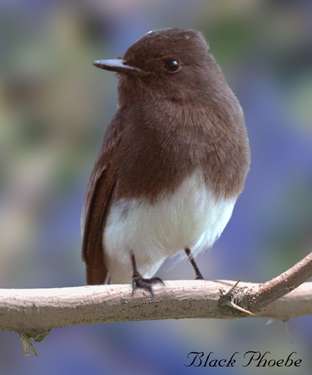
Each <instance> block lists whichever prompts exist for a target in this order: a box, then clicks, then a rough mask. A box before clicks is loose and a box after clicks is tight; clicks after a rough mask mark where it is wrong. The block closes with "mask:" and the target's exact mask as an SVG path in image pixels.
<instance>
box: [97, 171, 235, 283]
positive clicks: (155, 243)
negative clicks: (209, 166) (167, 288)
mask: <svg viewBox="0 0 312 375" xmlns="http://www.w3.org/2000/svg"><path fill="white" fill-rule="evenodd" d="M235 202H236V197H235V198H231V199H227V200H225V199H222V200H216V199H215V197H214V195H213V193H212V192H211V191H209V189H208V188H207V185H206V184H205V183H204V180H203V176H202V174H201V173H200V172H199V171H197V172H195V173H194V174H193V175H192V176H190V177H188V178H187V179H185V180H184V181H183V183H182V184H181V185H180V186H179V188H178V189H177V190H176V191H175V192H174V193H173V194H170V195H166V196H164V197H163V198H162V199H160V200H158V201H157V203H155V204H153V205H152V204H150V203H148V202H146V201H143V200H136V199H133V200H120V201H118V202H116V203H115V204H113V206H112V207H111V210H110V213H109V216H108V219H107V224H106V227H105V231H104V246H105V251H106V254H105V255H106V259H107V265H108V270H109V275H110V277H111V281H112V282H113V283H116V282H130V280H131V274H132V268H131V263H130V252H131V251H133V253H134V254H135V258H136V261H137V264H138V270H139V272H141V273H142V274H143V275H144V276H145V277H150V276H152V275H153V274H154V273H155V272H156V271H157V270H158V268H159V267H160V266H161V264H162V262H163V261H164V260H165V258H166V257H168V256H170V255H174V254H176V253H177V252H178V251H179V250H183V249H185V248H186V247H188V248H190V249H192V253H193V254H195V255H196V254H197V253H198V252H199V251H200V250H202V249H204V248H207V247H209V246H212V244H213V243H214V241H215V240H216V239H217V238H218V237H219V236H220V235H221V233H222V231H223V229H224V228H225V226H226V224H227V222H228V221H229V219H230V217H231V215H232V211H233V208H234V205H235Z"/></svg>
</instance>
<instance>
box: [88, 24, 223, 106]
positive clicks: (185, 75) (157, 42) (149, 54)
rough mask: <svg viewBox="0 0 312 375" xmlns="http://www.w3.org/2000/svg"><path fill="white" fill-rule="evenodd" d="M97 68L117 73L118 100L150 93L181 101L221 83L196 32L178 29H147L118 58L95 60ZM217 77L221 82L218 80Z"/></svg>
mask: <svg viewBox="0 0 312 375" xmlns="http://www.w3.org/2000/svg"><path fill="white" fill-rule="evenodd" d="M94 65H95V66H96V67H98V68H101V69H105V70H109V71H113V72H116V73H118V75H119V78H120V85H119V91H120V96H121V99H122V97H124V99H128V100H129V99H131V98H132V99H133V98H136V97H139V98H140V99H142V98H141V97H142V95H148V96H149V94H150V95H152V96H153V97H157V98H166V99H169V100H172V101H181V100H182V101H183V100H185V99H186V100H187V99H190V98H193V99H194V97H195V96H196V95H206V94H208V92H207V91H209V90H214V89H217V87H216V85H217V84H218V82H219V83H223V74H222V72H221V70H220V69H219V67H218V65H217V64H216V62H215V60H214V58H213V56H212V55H211V53H210V52H209V47H208V45H207V43H206V41H205V39H204V37H203V36H202V34H201V33H200V32H198V31H194V30H185V29H178V28H170V29H163V30H159V31H150V32H148V33H147V34H145V35H144V36H143V37H142V38H140V39H139V40H137V41H136V42H135V43H134V44H133V45H132V46H130V47H129V48H128V50H127V51H126V53H125V54H124V56H123V57H122V58H118V59H109V60H97V61H95V62H94ZM220 80H221V81H222V82H220Z"/></svg>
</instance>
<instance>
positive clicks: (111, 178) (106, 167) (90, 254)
mask: <svg viewBox="0 0 312 375" xmlns="http://www.w3.org/2000/svg"><path fill="white" fill-rule="evenodd" d="M115 125H118V124H116V123H115V124H114V123H113V124H112V126H111V129H110V131H109V133H108V137H106V140H105V141H104V144H103V147H102V150H101V152H100V157H99V158H98V160H97V162H96V164H95V167H94V169H93V172H92V174H91V176H90V180H89V186H88V191H87V197H86V202H85V209H84V212H85V220H84V227H83V238H82V256H83V260H84V261H85V263H86V278H87V283H88V284H102V283H104V282H105V281H106V279H107V266H106V264H105V251H104V248H103V232H104V226H105V222H106V218H107V214H108V211H109V208H110V204H111V200H112V196H113V193H114V188H115V186H116V183H117V179H116V173H115V168H114V166H112V157H113V154H114V152H115V150H116V147H117V145H118V143H119V139H120V136H119V135H120V134H119V133H120V131H118V126H117V127H116V126H115Z"/></svg>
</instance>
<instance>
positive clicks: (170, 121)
mask: <svg viewBox="0 0 312 375" xmlns="http://www.w3.org/2000/svg"><path fill="white" fill-rule="evenodd" d="M173 59H175V60H176V61H177V63H178V69H177V70H176V71H172V72H170V71H169V70H168V66H167V65H166V64H168V61H169V63H170V64H171V65H172V60H173ZM170 61H171V62H170ZM101 64H102V65H101ZM122 64H124V66H122V65H120V66H119V67H116V66H114V65H111V63H110V64H109V65H108V63H107V64H106V63H105V60H104V63H101V62H97V63H96V64H95V65H97V66H99V67H102V68H104V69H107V70H113V71H117V72H118V75H119V108H118V111H117V113H116V115H115V117H114V119H113V121H112V123H111V124H110V126H109V128H108V131H107V134H106V136H105V139H104V143H103V147H102V149H101V151H100V155H99V158H98V161H97V163H96V165H95V168H94V170H93V172H92V175H91V178H90V182H89V188H88V195H87V200H86V210H85V212H86V214H85V226H84V235H83V256H84V260H85V262H86V266H87V282H88V283H90V284H97V283H102V282H104V281H105V280H106V279H107V274H108V272H109V270H108V266H107V262H106V258H105V257H106V250H105V246H104V245H105V239H104V241H103V232H104V229H105V225H106V222H107V217H108V215H109V213H110V210H111V206H112V204H114V203H118V202H121V201H122V202H123V201H126V200H128V201H130V200H133V199H136V200H138V201H139V200H141V201H144V202H149V204H152V205H156V204H157V202H158V201H159V200H160V199H162V198H163V197H166V196H169V195H170V194H174V192H175V191H176V189H177V188H178V187H179V186H180V185H181V184H182V182H183V181H184V180H185V179H186V178H187V177H188V176H190V175H191V174H192V173H193V172H194V170H197V169H198V170H200V171H202V174H203V177H204V180H205V184H206V185H207V187H209V189H210V190H211V191H212V193H213V194H214V196H215V198H216V199H224V200H226V199H230V198H231V197H237V196H238V195H239V194H240V192H241V191H242V189H243V185H244V181H245V177H246V174H247V171H248V166H249V158H250V157H249V145H248V138H247V133H246V130H245V126H244V118H243V113H242V110H241V107H240V105H239V103H238V101H237V99H236V97H235V95H234V94H233V93H232V91H231V89H230V88H229V87H228V85H227V83H226V81H225V79H224V76H223V74H222V72H221V70H220V68H219V66H218V65H217V63H216V62H215V59H214V58H213V56H212V55H211V53H210V52H209V50H208V47H207V44H206V42H205V40H204V39H203V37H202V35H201V34H200V33H198V32H196V31H193V30H181V29H167V30H161V31H158V32H152V33H148V34H147V35H145V36H144V37H143V38H141V39H140V40H138V41H137V42H136V43H135V44H134V45H132V46H131V47H130V48H129V49H128V51H127V52H126V54H125V55H124V59H123V62H122ZM171 68H174V66H172V67H170V69H171ZM185 246H186V245H185ZM132 250H134V251H135V249H132Z"/></svg>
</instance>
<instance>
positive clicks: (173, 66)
mask: <svg viewBox="0 0 312 375" xmlns="http://www.w3.org/2000/svg"><path fill="white" fill-rule="evenodd" d="M164 64H165V69H166V70H167V71H168V72H169V73H176V72H177V71H178V70H180V68H181V65H180V63H179V61H178V60H177V59H172V58H170V59H165V60H164Z"/></svg>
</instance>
